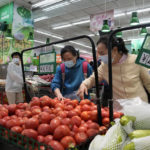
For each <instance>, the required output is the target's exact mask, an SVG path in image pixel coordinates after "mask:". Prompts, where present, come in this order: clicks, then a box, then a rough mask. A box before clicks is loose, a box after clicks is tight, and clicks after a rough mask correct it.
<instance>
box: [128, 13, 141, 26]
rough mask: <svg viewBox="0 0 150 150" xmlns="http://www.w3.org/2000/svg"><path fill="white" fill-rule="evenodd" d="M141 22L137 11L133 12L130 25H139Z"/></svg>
mask: <svg viewBox="0 0 150 150" xmlns="http://www.w3.org/2000/svg"><path fill="white" fill-rule="evenodd" d="M137 24H139V18H138V16H137V12H132V18H131V21H130V25H137Z"/></svg>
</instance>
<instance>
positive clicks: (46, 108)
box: [42, 106, 50, 111]
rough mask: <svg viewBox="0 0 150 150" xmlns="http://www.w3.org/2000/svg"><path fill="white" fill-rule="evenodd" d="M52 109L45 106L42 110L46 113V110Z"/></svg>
mask: <svg viewBox="0 0 150 150" xmlns="http://www.w3.org/2000/svg"><path fill="white" fill-rule="evenodd" d="M49 109H50V108H49V106H44V107H43V108H42V110H43V111H44V110H49Z"/></svg>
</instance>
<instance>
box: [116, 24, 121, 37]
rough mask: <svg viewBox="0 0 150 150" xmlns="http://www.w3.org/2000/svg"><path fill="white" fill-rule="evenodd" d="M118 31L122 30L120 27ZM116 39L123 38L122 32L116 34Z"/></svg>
mask: <svg viewBox="0 0 150 150" xmlns="http://www.w3.org/2000/svg"><path fill="white" fill-rule="evenodd" d="M118 29H120V27H118ZM116 37H118V38H120V37H122V31H120V32H117V33H116Z"/></svg>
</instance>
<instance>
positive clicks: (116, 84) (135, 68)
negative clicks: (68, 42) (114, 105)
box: [78, 35, 150, 102]
mask: <svg viewBox="0 0 150 150" xmlns="http://www.w3.org/2000/svg"><path fill="white" fill-rule="evenodd" d="M107 43H108V36H106V35H105V36H102V37H101V38H100V39H99V41H98V42H97V53H98V54H99V56H100V59H101V60H102V64H101V66H100V67H98V78H99V81H101V80H103V79H104V80H106V81H107V82H108V83H109V81H108V47H107ZM136 57H137V56H136V55H134V54H128V50H127V49H126V47H125V44H124V41H123V39H121V38H115V37H113V39H112V83H113V99H124V98H134V97H140V98H141V99H142V100H144V101H146V102H148V97H147V94H146V91H145V89H144V88H146V89H147V91H148V92H149V93H150V74H149V70H148V69H147V68H144V67H142V66H140V65H137V64H135V60H136ZM94 85H95V76H94V74H93V75H92V76H90V78H88V79H86V80H85V81H83V82H82V84H81V86H80V89H79V91H78V94H79V96H80V97H81V98H83V97H84V93H87V90H88V89H90V88H92V87H93V86H94Z"/></svg>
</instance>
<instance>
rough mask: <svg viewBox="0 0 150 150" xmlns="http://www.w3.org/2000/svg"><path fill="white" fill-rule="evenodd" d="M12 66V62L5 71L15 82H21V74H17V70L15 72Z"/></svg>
mask: <svg viewBox="0 0 150 150" xmlns="http://www.w3.org/2000/svg"><path fill="white" fill-rule="evenodd" d="M14 67H15V66H14V65H13V64H9V65H8V68H7V73H8V74H9V76H10V77H11V78H12V79H13V80H14V81H15V82H17V83H20V84H23V78H22V76H21V75H20V74H18V73H17V72H15V69H14Z"/></svg>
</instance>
